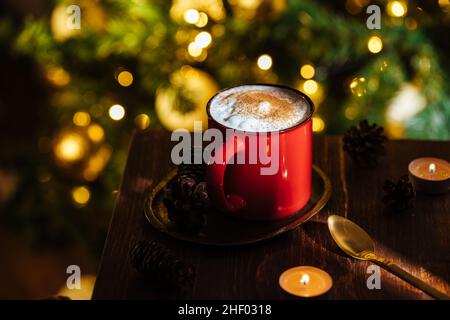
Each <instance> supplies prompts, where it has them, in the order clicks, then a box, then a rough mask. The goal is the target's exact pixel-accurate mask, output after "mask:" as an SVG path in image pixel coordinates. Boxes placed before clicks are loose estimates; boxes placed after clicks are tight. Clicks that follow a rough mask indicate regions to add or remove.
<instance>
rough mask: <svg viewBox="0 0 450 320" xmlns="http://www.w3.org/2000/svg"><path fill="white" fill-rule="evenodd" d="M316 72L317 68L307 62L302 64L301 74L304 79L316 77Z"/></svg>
mask: <svg viewBox="0 0 450 320" xmlns="http://www.w3.org/2000/svg"><path fill="white" fill-rule="evenodd" d="M315 73H316V70H315V69H314V67H313V66H312V65H310V64H305V65H304V66H302V67H301V68H300V75H301V76H302V77H303V78H304V79H311V78H312V77H314V75H315Z"/></svg>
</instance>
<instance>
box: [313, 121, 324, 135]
mask: <svg viewBox="0 0 450 320" xmlns="http://www.w3.org/2000/svg"><path fill="white" fill-rule="evenodd" d="M312 127H313V131H314V132H321V131H323V129H325V122H324V121H323V120H322V118H320V117H312Z"/></svg>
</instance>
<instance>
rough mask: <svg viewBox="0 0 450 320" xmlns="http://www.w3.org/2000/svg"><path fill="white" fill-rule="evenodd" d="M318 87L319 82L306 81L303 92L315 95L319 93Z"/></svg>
mask: <svg viewBox="0 0 450 320" xmlns="http://www.w3.org/2000/svg"><path fill="white" fill-rule="evenodd" d="M317 88H318V85H317V82H316V81H314V80H306V81H305V83H304V84H303V90H304V91H305V92H306V93H307V94H314V93H315V92H316V91H317Z"/></svg>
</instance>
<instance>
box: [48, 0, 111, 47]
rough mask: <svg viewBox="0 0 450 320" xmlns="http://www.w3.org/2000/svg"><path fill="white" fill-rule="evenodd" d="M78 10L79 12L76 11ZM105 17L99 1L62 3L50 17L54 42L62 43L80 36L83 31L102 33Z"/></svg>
mask: <svg viewBox="0 0 450 320" xmlns="http://www.w3.org/2000/svg"><path fill="white" fill-rule="evenodd" d="M77 8H79V10H78V9H77ZM106 21H107V16H106V13H105V10H104V9H103V7H102V6H101V2H99V1H91V0H73V1H69V0H66V1H62V2H60V3H59V4H58V5H57V6H56V7H55V8H54V9H53V12H52V14H51V17H50V28H51V30H52V33H53V36H54V38H55V40H57V41H59V42H64V41H66V40H68V39H70V38H73V37H77V36H81V35H82V34H83V32H82V31H83V29H89V30H91V31H94V32H102V31H103V30H104V29H105V26H106Z"/></svg>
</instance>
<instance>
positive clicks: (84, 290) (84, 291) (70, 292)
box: [58, 273, 96, 300]
mask: <svg viewBox="0 0 450 320" xmlns="http://www.w3.org/2000/svg"><path fill="white" fill-rule="evenodd" d="M95 279H96V277H95V275H84V274H83V273H82V275H81V279H80V289H69V288H68V287H67V283H66V282H64V284H63V285H62V286H61V288H60V289H59V291H58V296H63V297H69V298H70V299H72V300H91V297H92V292H93V291H94V284H95Z"/></svg>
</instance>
